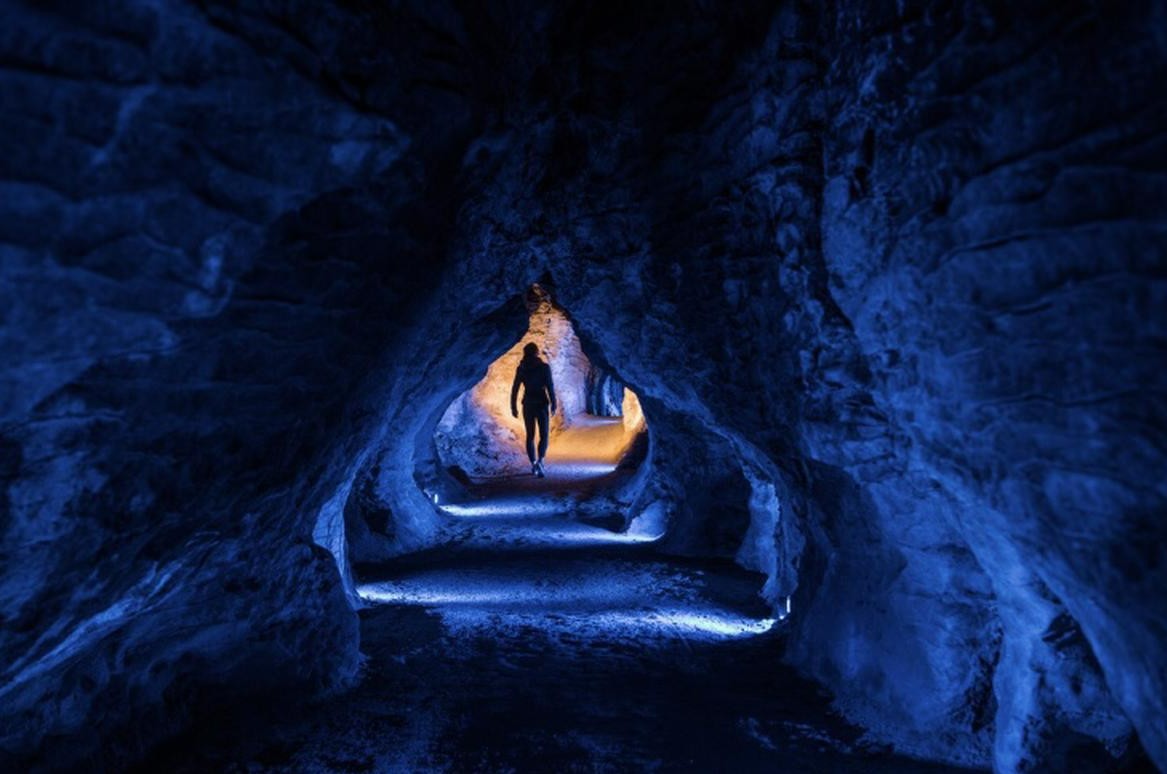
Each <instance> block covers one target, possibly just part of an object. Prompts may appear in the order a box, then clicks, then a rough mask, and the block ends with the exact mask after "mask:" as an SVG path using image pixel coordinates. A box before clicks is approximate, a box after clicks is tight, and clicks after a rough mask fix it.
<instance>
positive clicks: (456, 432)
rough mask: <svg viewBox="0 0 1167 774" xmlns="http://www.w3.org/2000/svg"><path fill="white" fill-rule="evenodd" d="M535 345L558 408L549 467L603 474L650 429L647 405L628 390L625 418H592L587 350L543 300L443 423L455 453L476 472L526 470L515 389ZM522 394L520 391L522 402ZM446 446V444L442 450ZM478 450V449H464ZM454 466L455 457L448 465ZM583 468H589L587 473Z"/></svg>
mask: <svg viewBox="0 0 1167 774" xmlns="http://www.w3.org/2000/svg"><path fill="white" fill-rule="evenodd" d="M529 342H534V343H535V344H536V345H538V347H539V352H540V357H542V359H543V360H545V361H546V362H548V363H549V364H550V365H551V374H552V378H553V379H554V381H555V392H556V397H557V398H558V400H559V411H557V412H556V413H555V414H554V415H553V416H552V419H551V442H550V446H549V450H548V454H547V465H548V468H549V469H553V470H555V471H557V473H562V474H563V475H567V476H569V477H578V476H579V475H580V474H581V473H585V472H586V474H587V475H590V476H595V475H604V474H605V473H609V472H611V471H612V470H615V468H616V465H617V464H618V463H619V462H620V460H621V459H622V458H623V457H624V455H625V454H626V453H627V451H628V450H629V448H630V447H631V446H632V444H633V442H634V441H635V440H636V437H637V436H638V435H639V434H640V433H642V432H644V430H645V426H646V425H645V419H644V412H643V410H642V409H641V406H640V400H639V399H638V398H637V396H636V394H635V393H633V392H632V391H631V390H629V389H627V388H625V389H624V395H623V401H622V403H621V410H622V414H623V416H622V417H598V416H594V415H591V414H588V413H587V411H586V409H587V376H588V372H589V370H590V369H591V363H590V362H589V361H588V359H587V356H585V355H584V353H583V351H582V350H581V349H580V344H579V339H578V338H577V337H576V335H575V331H574V330H573V328H572V325H571V321H570V320H569V319H568V318H567V316H566V315H564V314H563V312H561V311H559V310H558V309H556V308H555V307H554V306H552V305H551V303H550V301H544V302H542V303H541V304H540V305H539V307H538V308H537V309H536V310H535V311H534V312H532V314H531V316H530V321H529V323H528V328H527V333H526V334H525V335H524V336H523V337H522V338H521V339H519V341H517V342H515V344H514V346H512V347H511V348H510V349H509V350H507V351H506V352H505V353H503V354H502V355H501V356H500V357H499V358H498V359H497V360H495V361H494V362H493V363H491V364H490V366H489V367H488V368H487V371H486V375H485V376H484V377H483V379H482V380H481V381H480V382H478V384H476V385H475V386H474V387H472V388H471V389H470V390H469V391H468V392H467V393H465V394H464V395H463V396H461V397H460V398H458V399H457V400H455V401H454V403H453V404H452V405H451V406H450V408H449V409H448V410H447V411H446V413H445V415H444V416H443V417H442V420H441V422H440V423H439V425H438V435H439V436H440V437H443V438H444V440H445V442H446V443H445V446H446V452H447V454H448V455H451V456H454V455H458V456H463V455H466V454H474V455H476V456H475V458H474V459H463V460H453V461H457V462H460V463H465V464H462V465H461V466H462V467H463V468H464V469H466V470H468V472H469V473H470V474H471V475H483V474H487V475H500V474H504V473H517V472H522V471H523V470H524V469H525V468H526V466H527V461H526V453H525V451H524V449H523V439H524V428H523V420H522V418H521V416H520V417H519V418H515V417H512V416H511V412H510V395H511V385H512V384H513V381H514V376H515V368H516V367H517V366H518V364H519V361H520V360H521V359H522V356H523V347H525V346H526V345H527V344H528V343H529ZM521 401H522V397H521V393H520V397H519V402H520V405H521ZM442 446H443V444H441V443H440V444H439V448H440V449H441V447H442ZM470 449H473V450H474V451H473V452H467V451H464V450H470ZM444 461H445V462H446V463H447V464H449V463H450V462H451V461H452V460H444ZM582 466H586V467H587V470H586V471H584V468H583V467H582Z"/></svg>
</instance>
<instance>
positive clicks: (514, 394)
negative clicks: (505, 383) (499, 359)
mask: <svg viewBox="0 0 1167 774" xmlns="http://www.w3.org/2000/svg"><path fill="white" fill-rule="evenodd" d="M518 397H519V369H518V368H516V369H515V381H514V384H512V385H511V416H512V417H514V418H515V419H518V418H519V409H518V406H517V405H516V404H515V401H516V400H517V399H518Z"/></svg>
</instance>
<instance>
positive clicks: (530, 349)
mask: <svg viewBox="0 0 1167 774" xmlns="http://www.w3.org/2000/svg"><path fill="white" fill-rule="evenodd" d="M523 357H525V358H527V359H528V360H534V359H535V358H537V357H539V345H538V344H536V343H535V342H533V341H532V342H530V343H528V344H527V346H525V347H523Z"/></svg>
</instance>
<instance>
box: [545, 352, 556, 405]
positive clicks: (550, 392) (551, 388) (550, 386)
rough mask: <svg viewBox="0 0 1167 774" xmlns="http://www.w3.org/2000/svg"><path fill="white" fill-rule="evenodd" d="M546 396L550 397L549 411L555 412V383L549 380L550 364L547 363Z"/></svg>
mask: <svg viewBox="0 0 1167 774" xmlns="http://www.w3.org/2000/svg"><path fill="white" fill-rule="evenodd" d="M547 397H548V398H550V399H551V413H552V414H554V413H555V405H556V404H555V383H554V382H552V381H551V365H550V364H548V365H547Z"/></svg>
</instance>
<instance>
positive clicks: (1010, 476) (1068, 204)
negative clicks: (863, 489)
mask: <svg viewBox="0 0 1167 774" xmlns="http://www.w3.org/2000/svg"><path fill="white" fill-rule="evenodd" d="M889 10H890V9H889V8H888V7H887V4H885V3H878V2H870V3H869V2H844V3H839V4H838V8H837V13H836V15H835V16H834V17H833V19H832V20H830V22H829V23H828V25H827V28H826V29H825V30H824V35H825V38H826V39H827V41H828V45H827V48H828V50H830V51H831V52H833V53H832V56H831V58H830V60H829V63H828V68H827V72H826V75H825V84H824V95H825V106H824V114H825V116H826V117H827V121H828V124H827V127H826V129H827V130H826V131H825V133H824V137H826V138H827V142H826V146H825V152H824V166H825V185H824V193H823V220H822V222H823V243H824V249H823V255H824V260H825V263H826V267H827V270H828V271H829V273H830V288H831V294H832V296H833V297H834V298H835V299H836V300H837V302H838V304H839V306H840V308H841V309H842V310H843V312H844V313H845V314H846V316H847V318H848V320H849V321H850V323H851V325H852V327H853V330H854V333H855V336H856V338H857V340H858V343H859V346H860V347H861V348H862V351H863V353H864V355H865V356H866V360H867V362H868V363H869V364H871V366H872V370H873V373H872V379H871V386H872V392H873V394H874V395H875V398H876V404H877V405H878V407H879V409H880V410H881V411H882V412H883V413H884V414H885V416H886V427H888V428H890V430H891V432H892V433H894V434H895V435H896V436H897V438H898V443H897V444H896V446H897V448H896V452H895V458H896V463H895V464H896V465H897V466H898V468H899V470H898V471H897V473H896V477H897V479H906V480H908V481H914V482H917V485H919V486H922V487H923V488H924V489H926V490H932V491H934V492H939V493H942V495H933V496H932V497H931V498H930V500H931V501H932V502H934V503H935V505H936V507H935V510H934V512H933V513H932V514H929V516H930V518H932V519H938V518H943V519H944V520H946V521H947V522H949V524H950V530H954V531H955V532H956V533H957V534H959V536H960V537H961V539H962V540H961V542H963V543H964V544H965V545H966V546H967V548H968V550H970V551H971V552H972V554H973V556H975V558H976V562H977V564H979V565H980V566H981V567H982V568H983V569H984V570H985V571H986V572H987V573H988V576H989V578H990V579H991V580H992V591H993V596H994V597H995V607H996V612H997V617H998V618H999V623H998V626H999V627H1000V629H1001V632H1000V636H1001V637H1002V641H1001V643H1000V645H999V652H998V654H997V655H996V656H994V657H993V658H995V659H999V662H998V664H997V668H996V670H995V676H994V678H993V679H994V693H995V699H996V704H997V708H996V712H995V720H996V740H995V744H994V761H995V764H996V765H997V766H998V767H999V768H1000V769H1002V770H1027V769H1029V768H1031V767H1034V766H1045V767H1053V768H1063V767H1067V766H1069V765H1070V764H1071V762H1076V763H1077V764H1079V765H1081V764H1083V762H1084V760H1086V759H1084V758H1082V757H1080V756H1083V755H1087V754H1088V752H1087V751H1086V748H1084V747H1083V748H1082V749H1078V750H1076V751H1075V749H1074V748H1075V747H1078V746H1080V745H1081V743H1082V742H1083V741H1084V737H1089V738H1097V739H1101V740H1102V741H1103V742H1105V743H1108V744H1109V745H1110V746H1111V747H1112V748H1115V747H1117V748H1119V749H1121V744H1122V734H1123V730H1124V725H1125V720H1124V719H1123V715H1124V713H1125V715H1126V717H1128V718H1129V719H1130V721H1132V722H1133V723H1134V725H1135V727H1136V728H1137V729H1138V731H1139V734H1140V738H1141V740H1142V742H1143V744H1144V745H1145V746H1146V747H1147V748H1148V750H1149V751H1150V752H1151V754H1152V756H1153V757H1154V758H1156V759H1157V760H1158V761H1160V763H1162V761H1163V760H1164V758H1163V756H1164V754H1165V750H1164V746H1163V745H1164V740H1163V737H1162V732H1163V728H1162V723H1161V718H1162V717H1163V716H1164V707H1163V705H1162V701H1163V699H1162V697H1163V696H1164V695H1165V694H1164V686H1163V679H1164V674H1163V671H1162V668H1161V666H1156V665H1162V664H1163V663H1164V653H1163V647H1164V645H1165V643H1167V636H1165V634H1167V629H1165V628H1164V626H1165V623H1167V621H1165V619H1164V617H1163V606H1162V604H1161V603H1160V602H1157V601H1156V597H1157V595H1158V592H1157V591H1156V590H1157V589H1159V588H1161V587H1162V586H1163V581H1164V575H1163V573H1164V572H1165V565H1164V563H1163V552H1164V545H1165V538H1167V534H1165V532H1164V525H1163V522H1162V519H1161V514H1162V513H1163V506H1164V500H1163V497H1164V490H1163V486H1162V476H1161V475H1159V474H1158V473H1157V472H1156V471H1157V470H1158V469H1159V468H1160V467H1161V462H1162V453H1163V447H1162V443H1161V441H1159V440H1156V438H1155V436H1156V435H1157V431H1156V430H1155V428H1156V427H1158V426H1159V425H1161V424H1162V418H1163V403H1162V395H1163V379H1164V377H1163V371H1162V368H1161V367H1160V365H1159V361H1160V360H1161V354H1162V352H1161V349H1162V346H1161V341H1162V338H1161V336H1162V333H1161V327H1160V326H1159V325H1158V324H1157V323H1155V322H1153V320H1155V319H1156V317H1157V316H1158V317H1159V318H1160V319H1161V313H1158V314H1157V313H1156V311H1155V310H1156V309H1157V308H1159V309H1161V303H1162V297H1163V293H1164V284H1163V276H1162V267H1163V265H1164V243H1163V240H1162V238H1161V234H1162V231H1161V229H1162V223H1163V215H1164V209H1163V202H1164V201H1167V199H1165V198H1164V193H1165V191H1164V186H1165V185H1167V182H1165V181H1164V178H1163V176H1162V169H1163V162H1164V160H1165V158H1167V156H1165V151H1167V146H1165V145H1164V142H1163V129H1164V120H1165V119H1164V116H1165V115H1167V113H1165V112H1164V111H1163V104H1164V95H1163V93H1162V90H1161V89H1159V88H1158V87H1157V86H1156V84H1158V83H1161V82H1162V77H1163V75H1164V66H1165V65H1167V56H1165V49H1164V46H1163V43H1164V41H1163V39H1162V36H1161V34H1159V33H1157V32H1154V33H1153V32H1152V30H1161V29H1162V23H1163V21H1164V17H1163V7H1162V5H1161V4H1153V3H1131V4H1124V5H1122V6H1121V7H1119V6H1103V5H1101V4H1097V3H1089V2H1083V3H1065V4H1060V5H1058V6H1057V7H1056V8H1053V7H1051V6H1050V5H1049V4H1046V3H1009V4H1003V3H1002V4H983V3H955V4H949V5H944V6H935V7H930V6H929V7H923V8H915V9H905V10H901V11H898V12H896V13H889ZM877 20H878V21H877ZM829 446H830V444H824V443H821V442H819V443H815V444H813V446H812V451H813V452H814V453H815V454H816V456H819V457H820V458H822V459H827V460H830V461H832V462H835V464H840V463H841V464H843V466H844V467H848V468H850V469H856V468H857V467H858V469H860V470H862V467H859V466H856V465H854V464H849V463H848V460H847V457H848V456H849V455H848V451H847V450H846V449H845V448H843V449H838V448H836V449H831V448H829ZM835 446H837V445H835ZM850 456H854V455H850ZM882 478H883V481H885V482H886V481H887V479H886V477H882ZM901 488H902V487H901V486H900V485H899V484H898V483H897V485H896V487H895V489H901ZM880 489H882V490H883V491H884V492H885V493H886V494H883V493H881V492H880ZM871 492H872V496H873V497H874V498H875V499H876V506H877V507H878V508H879V509H880V510H885V511H886V510H889V509H896V510H900V509H902V508H903V506H904V502H903V500H902V499H901V498H899V497H897V496H895V495H894V489H892V488H890V487H888V486H886V484H881V485H880V487H879V488H878V489H872V490H871ZM887 495H892V496H890V497H888V496H887ZM937 497H939V498H940V500H939V501H937ZM978 650H981V651H982V652H985V651H984V649H978ZM1099 666H1101V672H1100V670H1099ZM1103 678H1104V679H1103ZM1111 696H1113V697H1114V698H1113V699H1111V698H1110V697H1111ZM1115 701H1117V705H1118V706H1116V704H1115ZM1120 706H1121V710H1120V709H1119V707H1120ZM1075 756H1078V757H1075Z"/></svg>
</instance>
